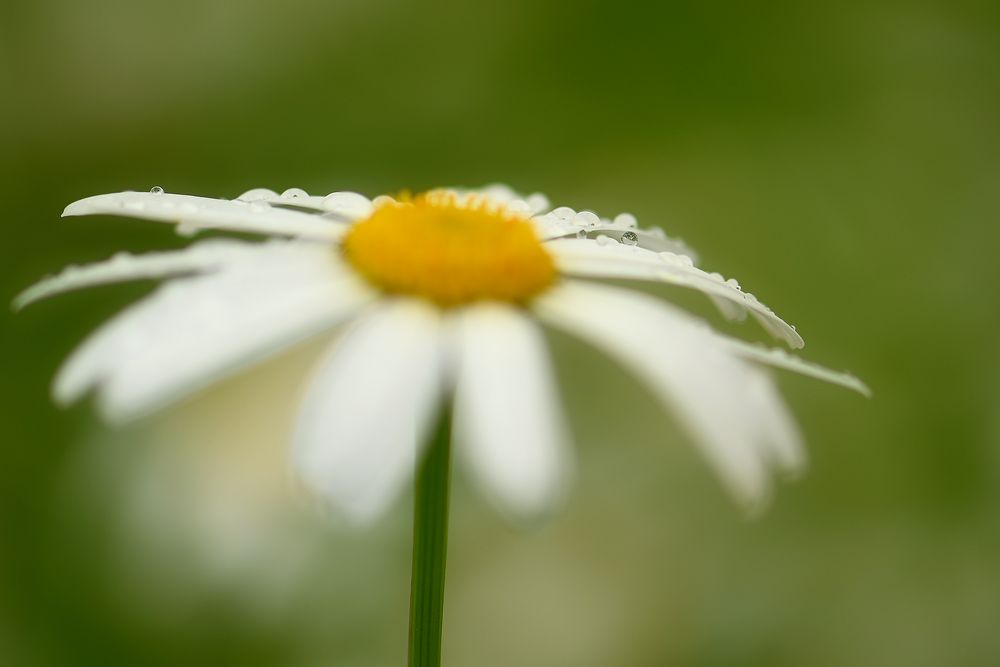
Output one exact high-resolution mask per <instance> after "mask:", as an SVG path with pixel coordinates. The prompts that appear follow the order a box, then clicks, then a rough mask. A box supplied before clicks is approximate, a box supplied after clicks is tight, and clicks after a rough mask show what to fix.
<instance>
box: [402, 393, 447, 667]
mask: <svg viewBox="0 0 1000 667" xmlns="http://www.w3.org/2000/svg"><path fill="white" fill-rule="evenodd" d="M450 472H451V415H450V414H449V411H448V410H445V411H444V414H443V415H442V417H441V422H440V425H439V426H438V429H437V433H436V434H435V436H434V438H433V440H431V442H430V443H429V446H428V450H427V452H426V453H425V455H424V460H423V463H422V464H421V465H420V466H419V468H418V472H417V479H416V491H415V500H414V510H413V575H412V579H411V582H410V663H409V664H410V667H439V666H440V664H441V625H442V620H443V616H444V572H445V561H446V560H447V555H448V487H449V476H450Z"/></svg>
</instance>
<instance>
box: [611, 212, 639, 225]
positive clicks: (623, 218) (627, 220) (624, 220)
mask: <svg viewBox="0 0 1000 667" xmlns="http://www.w3.org/2000/svg"><path fill="white" fill-rule="evenodd" d="M615 224H616V225H622V226H623V227H635V226H637V225H638V224H639V221H638V220H636V219H635V216H634V215H632V214H631V213H619V214H618V215H616V216H615Z"/></svg>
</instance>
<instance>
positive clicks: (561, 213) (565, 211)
mask: <svg viewBox="0 0 1000 667" xmlns="http://www.w3.org/2000/svg"><path fill="white" fill-rule="evenodd" d="M552 215H554V216H555V217H556V219H557V220H563V221H566V222H568V221H570V220H572V219H573V218H575V217H576V211H574V210H573V209H571V208H570V207H569V206H560V207H559V208H557V209H556V210H554V211H552Z"/></svg>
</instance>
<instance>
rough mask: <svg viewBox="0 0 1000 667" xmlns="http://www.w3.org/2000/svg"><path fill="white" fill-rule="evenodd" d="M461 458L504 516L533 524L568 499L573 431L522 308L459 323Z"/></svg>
mask: <svg viewBox="0 0 1000 667" xmlns="http://www.w3.org/2000/svg"><path fill="white" fill-rule="evenodd" d="M455 325H456V326H455V342H456V348H457V382H456V389H455V411H454V420H455V437H456V445H457V447H456V453H459V455H461V456H464V458H465V461H466V462H467V463H468V465H469V467H470V469H471V471H472V472H473V473H474V474H475V476H476V477H477V478H478V480H479V481H480V482H481V484H482V486H483V487H484V488H485V490H486V491H487V495H488V496H489V497H490V498H491V499H492V500H493V501H494V502H495V504H497V505H498V506H499V508H500V509H503V510H506V511H508V512H509V513H511V514H513V515H515V516H520V517H529V518H530V517H533V516H537V515H539V514H542V513H545V512H547V511H550V510H552V509H553V508H554V507H556V506H557V505H558V504H559V502H560V501H561V500H562V498H563V493H564V490H565V488H566V482H567V481H568V477H569V473H570V466H571V457H570V455H569V447H568V444H567V443H568V438H567V429H566V427H565V424H564V422H563V414H562V408H561V405H560V402H559V397H558V392H557V389H556V385H555V381H554V378H553V374H552V369H551V364H550V362H549V355H548V351H547V350H546V348H545V341H544V339H543V337H542V333H541V331H540V330H539V328H538V326H537V325H536V324H535V323H534V322H532V321H531V320H530V319H529V318H528V317H526V315H525V313H524V312H523V311H522V310H520V309H517V308H513V307H510V306H504V305H499V304H487V305H478V306H471V307H469V308H465V309H463V310H462V311H460V313H459V314H458V315H457V316H456V322H455Z"/></svg>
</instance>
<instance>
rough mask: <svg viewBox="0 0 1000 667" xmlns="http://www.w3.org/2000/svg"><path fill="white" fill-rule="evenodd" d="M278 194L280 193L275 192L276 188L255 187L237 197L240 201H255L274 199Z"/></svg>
mask: <svg viewBox="0 0 1000 667" xmlns="http://www.w3.org/2000/svg"><path fill="white" fill-rule="evenodd" d="M277 196H278V193H277V192H275V191H274V190H269V189H267V188H254V189H253V190H247V191H246V192H244V193H243V194H241V195H240V196H239V197H237V198H236V199H237V200H240V201H248V202H255V201H266V200H268V199H274V198H276V197H277Z"/></svg>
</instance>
